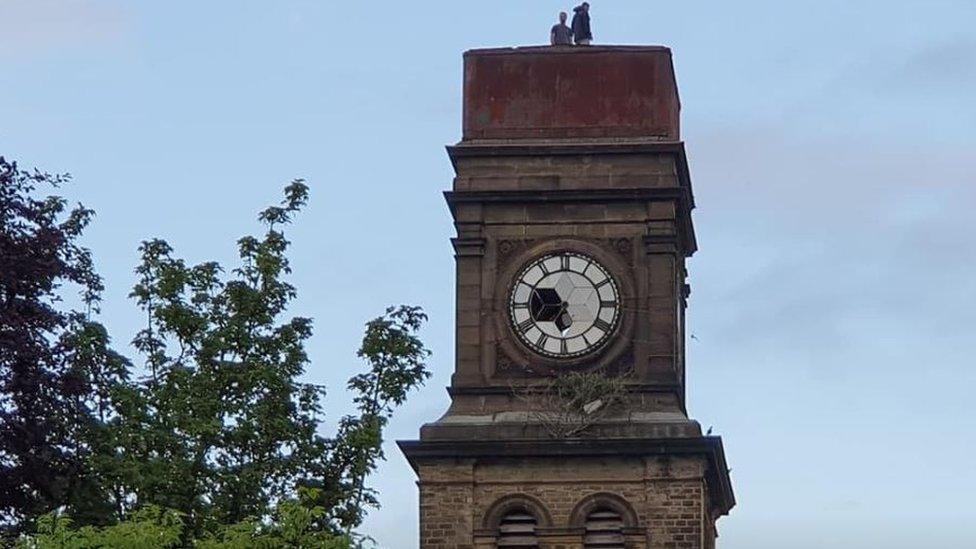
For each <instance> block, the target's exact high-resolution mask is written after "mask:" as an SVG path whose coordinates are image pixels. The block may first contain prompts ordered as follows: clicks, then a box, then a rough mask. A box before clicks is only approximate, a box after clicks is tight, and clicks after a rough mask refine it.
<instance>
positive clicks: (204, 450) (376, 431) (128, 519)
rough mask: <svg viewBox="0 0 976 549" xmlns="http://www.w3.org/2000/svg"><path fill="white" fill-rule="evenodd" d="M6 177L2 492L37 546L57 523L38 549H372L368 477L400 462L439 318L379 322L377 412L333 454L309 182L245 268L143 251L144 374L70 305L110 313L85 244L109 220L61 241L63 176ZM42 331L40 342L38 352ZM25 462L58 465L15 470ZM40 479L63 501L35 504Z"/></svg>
mask: <svg viewBox="0 0 976 549" xmlns="http://www.w3.org/2000/svg"><path fill="white" fill-rule="evenodd" d="M4 166H5V168H4V169H5V170H6V171H5V172H4V173H5V177H6V179H5V185H4V194H3V195H2V197H3V199H4V200H5V202H4V208H5V209H4V213H3V216H4V218H3V222H4V223H5V225H4V234H3V239H2V240H0V246H2V248H0V252H2V253H4V254H5V255H4V256H3V257H4V258H8V257H10V258H14V259H15V260H16V261H19V263H16V268H17V269H18V270H16V271H12V270H8V269H4V273H3V277H2V280H0V284H2V286H0V290H3V291H4V299H5V301H4V303H3V304H0V306H3V307H5V309H4V310H3V311H2V312H3V326H2V328H0V335H2V336H3V337H4V338H5V339H4V340H3V341H2V352H3V355H2V357H3V360H4V362H3V367H4V369H3V378H2V382H3V383H4V385H3V393H2V395H0V398H3V399H4V400H3V401H2V404H3V407H2V412H3V413H4V414H5V416H4V419H5V421H4V427H3V430H2V432H0V434H2V435H3V436H4V437H5V438H4V440H3V441H2V443H3V444H4V446H2V447H0V466H2V467H4V468H5V469H3V471H10V472H11V473H13V476H6V475H5V476H4V478H3V479H2V480H0V487H2V489H3V490H5V492H4V493H3V494H0V495H2V496H3V501H4V504H5V505H7V507H6V508H5V511H7V512H8V516H9V517H11V518H10V520H11V522H12V523H13V524H16V525H18V526H20V527H21V530H29V529H30V524H29V521H30V520H33V519H36V518H37V517H39V516H41V515H43V516H42V518H41V520H40V521H39V522H37V525H36V526H37V528H36V530H35V533H34V534H33V535H27V536H23V537H22V538H21V540H20V544H21V546H22V547H32V548H34V547H36V548H44V547H78V548H87V547H115V546H126V547H143V546H145V547H191V546H192V547H206V548H212V549H219V548H227V549H230V548H236V547H269V548H271V547H324V548H330V547H348V546H349V545H350V544H351V543H353V540H354V539H360V540H361V539H362V538H361V536H359V535H357V534H356V533H355V532H354V530H355V528H356V527H357V526H359V525H360V523H361V522H362V519H363V517H364V515H365V510H366V508H367V507H369V506H375V505H378V501H377V493H376V491H375V490H373V489H372V488H371V487H369V486H368V485H367V483H366V478H367V476H368V475H369V474H370V473H371V472H372V471H374V470H375V468H376V467H377V465H378V463H379V461H380V460H382V459H383V451H382V442H383V436H382V433H383V429H384V427H385V425H386V423H387V421H388V420H389V418H390V417H391V415H392V414H393V411H394V409H395V408H396V407H397V406H399V405H400V404H402V403H403V402H404V400H405V399H406V397H407V395H408V393H409V392H410V391H411V390H412V389H414V388H416V387H417V386H419V385H420V384H422V383H423V381H424V380H425V379H426V378H427V377H428V376H429V373H428V372H427V369H426V365H425V361H426V359H427V356H428V354H429V353H428V351H427V349H426V347H425V346H424V344H423V343H422V342H421V340H420V339H419V337H418V332H419V330H420V329H421V327H422V325H423V324H424V322H425V321H426V316H425V315H424V313H423V312H422V311H421V310H420V309H419V308H417V307H409V306H399V307H391V308H389V309H388V310H387V311H386V312H385V313H384V314H383V315H382V316H380V317H378V318H376V319H374V320H372V321H370V322H368V323H367V325H366V332H365V335H364V337H363V341H362V345H361V347H360V349H359V351H358V356H359V358H361V359H362V360H363V361H364V363H365V364H366V369H365V371H363V372H362V373H360V374H357V375H355V376H353V377H352V378H351V379H350V380H349V383H348V388H349V389H350V390H351V391H352V392H353V393H354V395H355V404H356V408H357V413H355V414H352V415H349V416H346V417H343V418H341V420H340V421H339V429H338V432H337V433H336V434H335V436H333V437H331V438H330V437H326V436H324V435H323V434H322V433H321V432H320V421H321V419H322V418H321V415H322V412H323V409H322V404H321V401H322V397H323V396H324V389H323V388H322V387H320V386H317V385H314V384H311V383H308V382H304V381H302V378H303V376H304V374H305V369H306V367H307V365H308V356H307V354H306V351H305V344H306V342H307V341H308V339H309V338H310V337H311V336H312V321H311V319H309V318H304V317H293V316H289V315H288V307H289V305H290V303H291V302H292V301H293V300H294V299H295V297H296V295H297V290H296V289H295V288H294V287H293V286H292V285H291V284H290V283H289V282H288V281H287V277H288V274H289V273H290V272H291V271H290V266H289V262H288V258H287V252H288V249H289V241H288V240H287V239H286V237H285V234H284V231H283V227H285V226H286V225H288V224H289V223H291V221H292V220H293V218H294V216H295V215H296V214H297V213H298V212H299V211H300V210H301V209H302V207H303V206H304V205H305V203H306V202H307V200H308V187H307V186H306V185H305V183H304V182H303V181H301V180H296V181H294V182H292V183H291V184H290V185H288V186H287V187H286V188H285V197H284V200H283V201H282V202H281V203H280V204H279V205H275V206H272V207H270V208H267V209H265V210H264V211H262V212H261V213H260V214H259V221H260V222H261V223H263V224H264V226H265V230H264V232H263V234H261V235H260V236H246V237H244V238H241V239H240V240H239V241H238V242H237V249H238V253H239V257H240V261H239V263H238V265H236V266H235V267H234V268H232V269H230V270H227V269H225V268H224V267H222V266H221V265H219V264H218V263H216V262H204V263H200V264H195V265H191V264H188V263H187V262H186V261H184V260H183V259H180V258H179V257H177V255H176V253H175V252H174V250H173V249H172V247H170V245H169V244H167V243H166V242H165V241H163V240H159V239H155V240H148V241H145V242H143V243H142V245H141V246H140V252H141V261H140V263H139V265H138V266H137V268H136V271H135V272H136V275H137V277H138V283H137V284H136V285H135V287H134V288H133V291H132V293H131V297H132V298H133V299H134V301H135V302H136V304H137V305H138V307H139V308H140V309H141V310H142V311H143V312H144V313H145V318H146V325H145V327H144V328H143V329H142V330H140V331H139V332H138V333H137V334H136V336H135V339H134V340H133V342H132V343H133V347H134V348H135V349H136V351H137V352H138V353H139V354H140V355H141V356H142V359H143V364H144V366H143V367H142V368H138V369H137V368H134V367H133V366H132V364H131V363H130V362H129V361H128V360H126V359H125V358H124V357H123V356H122V355H120V354H118V353H116V352H114V351H113V350H112V348H111V342H110V340H109V337H108V334H107V332H106V331H105V329H104V328H103V327H102V326H101V325H99V324H96V323H94V322H92V321H91V320H90V319H89V318H88V317H87V315H86V314H85V313H76V312H74V311H68V312H59V311H58V310H57V308H56V307H55V303H56V300H57V294H56V290H57V289H58V285H59V283H60V282H62V281H68V282H74V283H76V284H78V285H80V286H81V287H82V288H83V300H82V301H83V303H85V304H86V305H87V306H88V307H89V309H90V310H94V309H95V308H96V306H97V303H98V293H99V291H100V290H101V282H100V280H99V279H98V277H97V275H95V273H94V271H93V269H92V267H91V255H90V253H89V252H88V250H86V249H84V248H81V247H80V246H78V245H77V244H76V242H75V239H76V238H77V237H78V235H79V234H80V233H81V229H82V228H83V227H84V226H85V225H86V224H87V222H88V220H89V219H90V217H91V212H90V211H89V210H85V209H83V208H79V209H77V210H74V211H72V212H71V213H70V215H68V216H67V217H66V219H65V220H63V221H61V222H60V224H58V223H56V221H55V220H56V219H57V217H58V215H60V214H61V213H62V212H63V211H64V208H65V206H64V202H63V201H62V200H60V199H47V200H35V201H30V200H29V199H28V198H26V195H27V194H29V192H31V191H33V186H32V185H34V184H35V183H37V182H42V181H43V182H51V183H55V184H56V183H58V182H60V181H61V180H63V178H59V177H56V176H47V175H45V174H35V175H30V174H22V173H21V172H18V171H17V170H16V167H15V166H13V165H7V164H4ZM8 180H9V181H10V182H11V183H12V185H7V184H6V181H8ZM8 203H9V204H11V205H12V207H13V211H14V213H12V214H11V213H9V212H8V210H10V209H11V208H10V207H8V206H7V204H8ZM18 216H19V217H18ZM36 242H41V243H43V244H44V245H43V246H39V247H38V246H37V245H36ZM5 264H6V262H5ZM38 272H39V273H40V274H38ZM31 278H32V279H34V280H35V282H33V283H31V282H30V281H29V280H28V279H31ZM18 300H19V301H18ZM24 303H27V304H30V305H31V307H32V308H28V309H29V310H30V311H31V312H32V313H33V315H34V316H33V317H27V320H24V321H21V320H20V317H18V316H17V315H16V314H14V313H16V312H17V311H20V310H21V309H24V308H25V306H24V305H23V304H24ZM18 307H20V309H18ZM86 312H87V311H86ZM8 315H10V316H9V317H8ZM28 321H29V322H34V323H35V324H32V325H31V326H32V329H29V330H27V331H26V333H27V334H28V335H27V336H25V335H21V334H20V333H19V332H17V329H19V328H21V327H23V326H26V324H24V323H25V322H28ZM14 322H21V324H19V325H16V326H15V325H13V323H14ZM35 325H36V327H33V326H35ZM18 338H19V339H18ZM28 382H30V383H28ZM28 384H33V385H32V387H39V388H37V389H34V390H33V392H31V390H28V389H29V388H27V387H25V385H28ZM7 418H10V419H11V420H12V421H10V422H8V421H6V419H7ZM32 430H33V431H32ZM24 432H36V433H38V434H37V436H34V437H33V438H31V439H30V440H31V441H32V443H34V445H35V447H38V448H41V449H42V450H43V449H47V452H48V453H47V454H44V453H43V452H40V451H36V450H34V449H33V448H26V447H23V446H20V447H18V446H17V441H16V440H14V439H15V435H17V434H21V433H24ZM42 435H43V436H42ZM18 451H19V452H20V453H21V454H23V455H24V456H27V457H32V456H35V455H38V456H46V457H45V459H44V460H39V461H37V462H36V463H35V462H30V461H29V460H26V458H22V459H21V461H16V460H15V459H14V458H12V457H8V456H14V457H16V456H17V455H18V454H17V453H16V452H18ZM69 458H70V459H69ZM31 474H34V475H40V478H39V479H36V480H37V484H38V485H40V486H41V488H44V490H43V491H42V490H40V489H38V488H34V487H32V488H30V489H29V490H28V489H23V490H22V491H21V492H17V490H18V487H19V486H21V485H22V484H23V483H24V482H25V480H24V479H27V478H28V475H31ZM44 475H47V476H44ZM44 483H48V484H51V486H44ZM8 494H13V495H15V496H18V498H19V499H18V498H12V499H10V498H9V496H8ZM55 509H57V510H56V511H54V510H55ZM11 510H12V511H11ZM52 511H53V512H52ZM14 512H16V513H17V514H16V516H15V515H14V514H13V513H14ZM44 513H48V514H46V515H44ZM58 543H60V544H61V545H57V544H58ZM119 544H122V545H119Z"/></svg>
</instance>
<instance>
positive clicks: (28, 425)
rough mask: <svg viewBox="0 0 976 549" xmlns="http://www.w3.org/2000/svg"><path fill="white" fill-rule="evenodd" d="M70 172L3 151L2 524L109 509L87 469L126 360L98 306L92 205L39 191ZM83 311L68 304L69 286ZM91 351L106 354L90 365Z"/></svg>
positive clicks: (0, 300) (0, 232)
mask: <svg viewBox="0 0 976 549" xmlns="http://www.w3.org/2000/svg"><path fill="white" fill-rule="evenodd" d="M68 179H69V177H68V176H67V175H51V174H48V173H43V172H40V171H37V170H34V171H25V170H21V169H20V168H18V166H17V164H16V163H15V162H8V161H7V160H5V159H4V158H2V157H0V266H2V268H0V525H2V526H3V527H4V528H6V529H9V528H14V529H15V530H16V529H23V528H25V527H29V526H30V525H31V523H32V519H33V518H34V517H37V516H38V515H40V514H42V513H46V512H48V511H51V510H52V509H54V508H56V507H58V506H61V505H68V506H71V508H72V510H73V512H75V513H77V514H79V515H82V516H90V515H92V514H95V515H97V514H99V513H100V512H101V511H100V509H99V506H100V504H101V503H102V502H103V500H101V499H100V498H99V497H98V487H97V485H94V484H93V479H92V478H91V475H90V473H89V470H88V469H87V467H86V462H87V460H88V459H89V458H90V453H91V448H90V447H89V446H88V445H87V444H86V439H87V435H88V434H90V431H91V430H92V429H94V428H96V424H97V413H96V410H97V408H98V403H99V402H100V401H101V399H103V398H104V397H105V396H106V395H105V387H106V386H107V385H106V384H110V383H112V382H115V381H118V380H120V379H121V378H122V377H124V375H125V368H124V360H123V359H121V357H120V356H118V355H117V354H115V353H112V352H111V351H109V350H108V336H107V334H106V332H105V330H104V328H102V327H101V326H100V325H98V324H95V323H93V322H91V321H90V319H89V313H91V312H93V311H96V310H97V308H98V303H99V298H100V292H101V290H102V282H101V280H100V278H99V277H98V275H97V274H96V273H95V272H94V269H93V268H92V258H91V253H90V251H89V250H88V249H87V248H85V247H83V246H82V245H81V244H80V243H79V238H80V237H81V234H82V231H83V230H84V228H85V227H86V226H87V225H88V223H89V222H90V220H91V218H92V215H93V213H92V211H91V210H89V209H87V208H85V207H83V206H81V205H78V206H75V207H73V208H70V209H69V207H68V204H67V202H66V201H65V200H64V199H63V198H61V197H57V196H45V197H39V196H38V193H39V192H41V191H42V190H44V189H45V188H55V187H58V186H59V185H61V184H62V183H64V182H66V181H67V180H68ZM71 287H74V288H75V289H77V290H78V291H79V294H80V297H79V299H78V300H77V301H78V302H79V306H78V308H77V309H72V308H70V307H65V306H64V303H63V302H62V299H64V298H65V297H67V296H66V294H65V293H64V292H65V291H67V290H68V289H69V288H71ZM91 353H101V355H102V356H100V357H99V358H98V362H99V363H100V364H99V367H97V368H95V369H94V370H92V369H90V368H89V366H90V363H88V360H89V359H91V358H93V357H92V356H91Z"/></svg>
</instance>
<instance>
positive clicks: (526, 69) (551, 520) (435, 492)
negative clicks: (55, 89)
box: [399, 46, 735, 549]
mask: <svg viewBox="0 0 976 549" xmlns="http://www.w3.org/2000/svg"><path fill="white" fill-rule="evenodd" d="M679 111H680V103H679V100H678V91H677V86H676V82H675V76H674V69H673V65H672V62H671V51H670V50H669V49H667V48H664V47H630V46H628V47H623V46H591V47H528V48H515V49H484V50H472V51H468V52H467V53H465V55H464V108H463V112H464V121H463V136H462V139H461V141H460V142H459V143H458V144H456V145H454V146H450V147H448V153H449V155H450V158H451V162H452V164H453V165H454V169H455V172H456V177H455V178H454V184H453V188H452V190H450V191H448V192H447V193H445V195H446V198H447V203H448V205H449V207H450V210H451V213H452V215H453V216H454V221H455V227H456V229H457V237H456V238H454V239H452V244H453V246H454V251H455V257H456V260H457V286H456V302H457V319H456V323H457V332H456V359H455V372H454V375H453V377H452V379H451V386H450V387H449V388H448V391H449V393H450V395H451V400H452V403H451V406H450V408H449V409H448V410H447V412H446V413H445V414H444V415H443V417H441V418H440V419H438V420H437V421H434V422H433V423H428V424H426V425H424V426H423V427H422V428H421V430H420V439H419V440H416V441H400V443H399V444H400V448H401V449H402V451H403V452H404V454H405V455H406V456H407V459H408V460H409V461H410V464H411V465H412V466H413V468H414V470H415V471H416V473H417V475H418V477H419V482H418V486H419V489H420V547H421V548H422V549H454V548H471V549H474V548H479V549H481V548H483V549H487V548H494V547H542V548H556V547H560V548H584V547H585V548H590V547H593V548H596V547H600V548H604V549H607V548H613V547H617V548H655V549H657V548H660V549H663V548H688V549H708V548H713V547H715V540H716V537H717V531H716V527H715V524H716V521H717V520H718V519H719V517H721V516H723V515H725V514H727V513H728V512H729V510H730V509H731V508H732V506H733V505H734V504H735V501H734V497H733V494H732V488H731V483H730V480H729V474H728V468H727V465H726V462H725V455H724V452H723V448H722V441H721V439H720V438H718V437H712V436H703V435H702V432H701V428H700V426H699V424H698V423H697V422H696V421H694V420H692V419H690V418H689V417H688V413H687V409H686V406H685V333H684V325H685V314H684V313H685V307H686V306H687V300H688V297H689V293H690V290H689V288H690V287H689V284H688V281H687V276H688V273H687V270H686V264H685V261H686V259H687V258H688V257H690V256H691V255H692V254H693V253H694V252H695V250H696V242H695V231H694V226H693V224H692V218H691V210H692V209H693V208H694V196H693V194H692V190H691V179H690V176H689V172H688V163H687V159H686V157H685V149H684V144H683V142H682V141H681V138H680V133H679Z"/></svg>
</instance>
